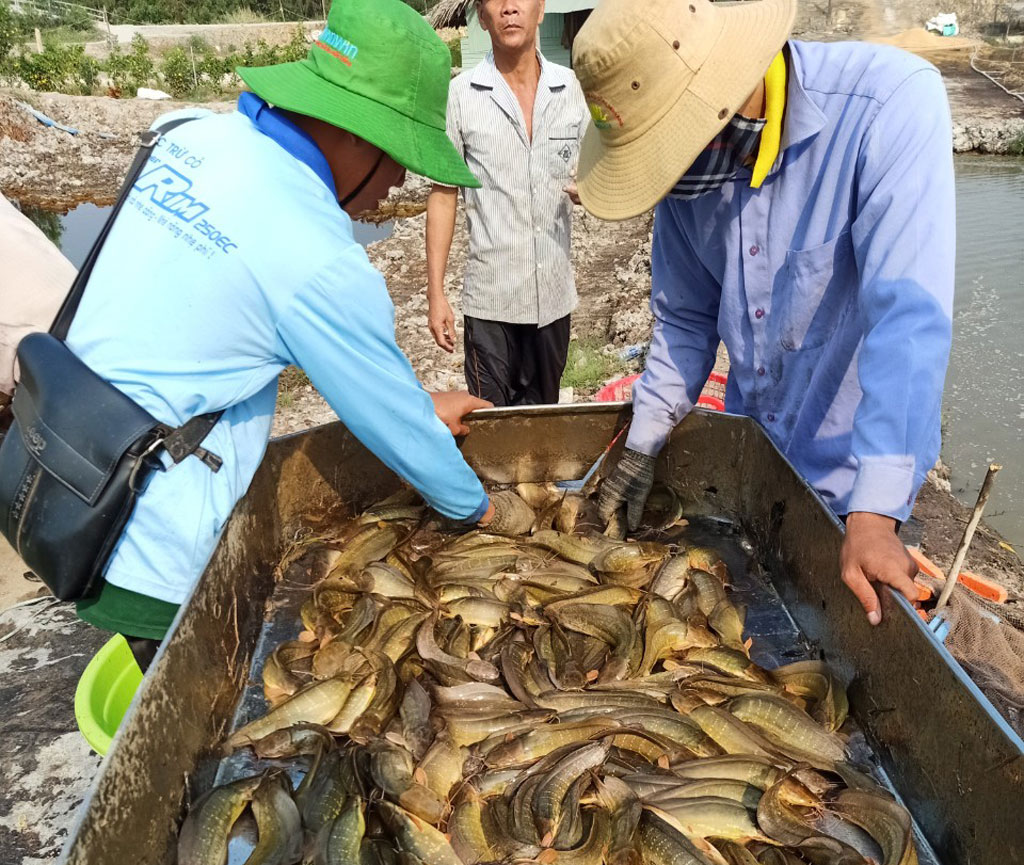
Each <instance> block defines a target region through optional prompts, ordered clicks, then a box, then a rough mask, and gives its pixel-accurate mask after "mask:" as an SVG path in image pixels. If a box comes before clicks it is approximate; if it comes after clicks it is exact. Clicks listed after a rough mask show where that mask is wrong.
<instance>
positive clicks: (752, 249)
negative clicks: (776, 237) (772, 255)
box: [750, 245, 761, 255]
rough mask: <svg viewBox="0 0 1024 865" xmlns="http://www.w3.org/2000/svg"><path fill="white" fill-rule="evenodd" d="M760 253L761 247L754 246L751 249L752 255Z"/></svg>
mask: <svg viewBox="0 0 1024 865" xmlns="http://www.w3.org/2000/svg"><path fill="white" fill-rule="evenodd" d="M760 251H761V247H759V246H757V245H754V246H752V247H750V254H751V255H757V254H758V253H759V252H760Z"/></svg>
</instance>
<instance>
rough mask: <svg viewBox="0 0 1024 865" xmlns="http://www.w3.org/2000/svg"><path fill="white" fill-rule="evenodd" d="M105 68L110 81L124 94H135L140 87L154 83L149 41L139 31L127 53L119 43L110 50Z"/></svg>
mask: <svg viewBox="0 0 1024 865" xmlns="http://www.w3.org/2000/svg"><path fill="white" fill-rule="evenodd" d="M103 69H104V70H105V71H106V73H107V77H108V78H110V83H111V84H112V85H113V86H114V87H116V88H117V89H118V90H120V91H121V93H122V94H123V95H124V96H134V95H135V94H136V92H137V91H138V89H139V88H140V87H147V86H149V85H150V84H152V83H154V76H155V72H156V70H155V69H154V66H153V59H152V58H151V57H150V56H149V43H148V42H146V40H145V39H144V38H143V37H142V36H141V35H139V34H138V33H136V34H135V36H134V37H133V38H132V42H131V46H130V47H129V50H128V53H127V54H125V53H123V52H122V51H121V47H120V46H119V45H115V46H114V47H113V48H112V49H111V50H110V55H109V56H108V57H107V60H106V63H104V64H103Z"/></svg>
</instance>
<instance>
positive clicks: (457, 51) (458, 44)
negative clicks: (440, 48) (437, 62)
mask: <svg viewBox="0 0 1024 865" xmlns="http://www.w3.org/2000/svg"><path fill="white" fill-rule="evenodd" d="M448 50H449V51H451V53H452V68H453V69H455V68H456V67H458V68H459V69H461V68H462V40H461V39H459V38H457V37H456V38H455V39H452V41H451V42H449V43H448Z"/></svg>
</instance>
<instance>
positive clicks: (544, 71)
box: [469, 50, 567, 91]
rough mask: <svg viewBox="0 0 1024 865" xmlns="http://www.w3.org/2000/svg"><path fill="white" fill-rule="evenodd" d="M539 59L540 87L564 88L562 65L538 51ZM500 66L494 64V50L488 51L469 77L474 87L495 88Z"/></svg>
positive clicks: (550, 88) (553, 89)
mask: <svg viewBox="0 0 1024 865" xmlns="http://www.w3.org/2000/svg"><path fill="white" fill-rule="evenodd" d="M537 59H538V60H539V61H540V80H539V81H538V82H537V87H538V89H539V88H540V87H547V88H548V89H549V90H552V91H555V90H562V89H564V88H565V86H566V83H567V82H566V80H565V76H564V75H562V74H561V71H562V67H560V66H557V65H555V64H554V63H551V62H550V61H549V60H548V59H547V58H546V57H545V56H544V55H543V54H541V52H540V51H539V50H538V51H537ZM500 74H501V73H499V72H498V67H497V66H495V65H494V52H493V51H488V52H487V55H486V56H485V57H484V59H483V60H481V61H480V62H479V63H478V64H477V65H476V68H475V69H474V70H473V74H472V76H471V77H470V79H469V83H470V84H472V85H473V86H474V87H484V88H486V89H488V90H493V89H494V88H495V87H497V85H498V76H499V75H500Z"/></svg>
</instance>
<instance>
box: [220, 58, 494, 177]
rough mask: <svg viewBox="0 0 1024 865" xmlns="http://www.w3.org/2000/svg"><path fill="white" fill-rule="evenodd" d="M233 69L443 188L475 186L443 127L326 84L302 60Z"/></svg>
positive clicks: (279, 101)
mask: <svg viewBox="0 0 1024 865" xmlns="http://www.w3.org/2000/svg"><path fill="white" fill-rule="evenodd" d="M236 71H237V72H238V75H239V77H240V78H241V79H242V80H243V81H244V82H245V83H246V84H247V85H248V86H249V88H250V89H251V90H252V91H253V92H254V93H255V94H256V95H257V96H259V97H260V98H261V99H264V100H265V101H267V102H268V103H270V104H271V105H274V106H277V107H278V108H284V109H286V110H287V111H295V112H296V113H298V114H305V115H307V116H309V117H315V118H316V119H317V120H322V121H324V122H325V123H330V124H331V125H332V126H338V127H340V128H342V129H347V130H348V131H349V132H351V133H352V134H353V135H358V136H359V137H360V138H362V139H363V140H364V141H369V142H370V144H373V145H374V146H376V147H379V148H380V149H381V150H383V151H384V152H385V153H387V154H388V155H389V156H390V157H391V158H392V159H394V160H395V162H397V163H398V164H399V165H404V166H405V167H406V168H407V169H409V171H412V172H415V173H416V174H421V175H423V176H424V177H427V178H429V179H430V180H433V181H435V182H437V183H443V184H445V185H446V186H469V187H474V188H476V187H479V186H480V181H479V180H477V179H476V177H474V176H473V173H472V172H471V171H470V170H469V168H467V167H466V163H465V162H464V161H463V159H462V157H461V156H460V155H459V152H458V151H457V150H456V149H455V146H454V145H453V144H452V142H451V139H450V138H449V137H448V135H447V133H446V132H445V130H443V129H437V128H435V127H433V126H427V125H426V124H424V123H420V122H418V121H416V120H413V119H412V118H410V117H407V116H406V115H404V114H402V113H401V112H398V111H396V110H395V109H393V108H390V107H389V106H387V105H383V104H382V103H380V102H375V101H374V100H372V99H368V98H367V97H365V96H361V95H359V94H358V93H353V92H352V91H350V90H346V89H345V88H343V87H338V86H337V85H335V84H331V83H330V82H329V81H325V80H324V79H323V78H321V77H320V76H319V75H317V74H316V73H315V72H314V71H313V70H312V69H310V67H309V66H308V65H307V64H306V63H305V62H303V61H297V62H295V63H278V64H276V65H273V66H240V67H239V68H238V69H237V70H236Z"/></svg>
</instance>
